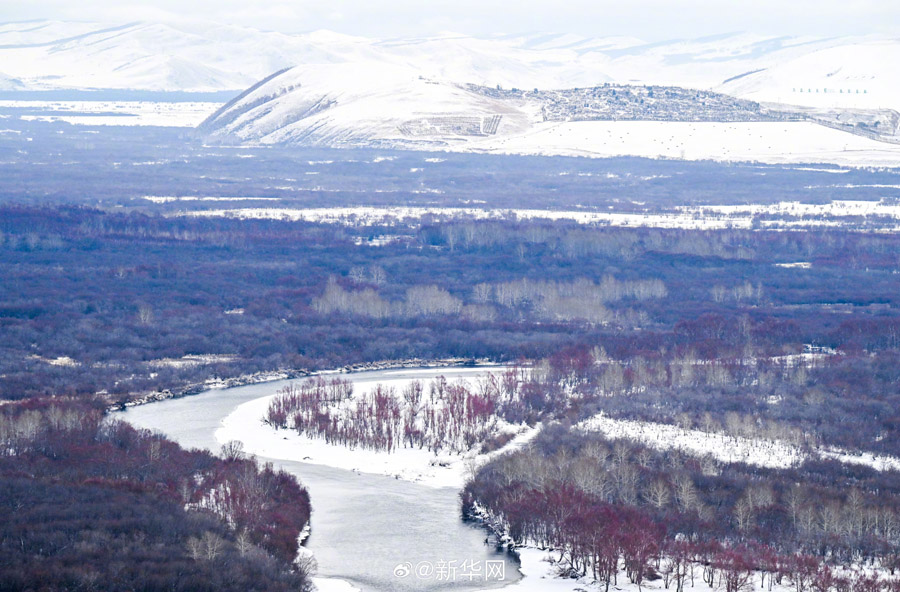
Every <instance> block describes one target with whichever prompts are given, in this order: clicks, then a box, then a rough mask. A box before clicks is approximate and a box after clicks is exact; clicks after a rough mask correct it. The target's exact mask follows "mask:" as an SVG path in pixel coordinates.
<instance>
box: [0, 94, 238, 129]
mask: <svg viewBox="0 0 900 592" xmlns="http://www.w3.org/2000/svg"><path fill="white" fill-rule="evenodd" d="M221 106H222V105H221V103H211V102H154V101H13V100H0V110H2V109H25V110H28V111H29V112H30V113H28V114H23V115H20V116H19V117H20V118H21V119H23V120H38V121H65V122H67V123H71V124H75V125H128V126H131V125H147V126H163V127H196V126H198V125H200V123H202V122H203V120H204V119H206V118H207V117H209V116H210V115H212V114H213V113H214V112H215V111H216V110H217V109H218V108H219V107H221Z"/></svg>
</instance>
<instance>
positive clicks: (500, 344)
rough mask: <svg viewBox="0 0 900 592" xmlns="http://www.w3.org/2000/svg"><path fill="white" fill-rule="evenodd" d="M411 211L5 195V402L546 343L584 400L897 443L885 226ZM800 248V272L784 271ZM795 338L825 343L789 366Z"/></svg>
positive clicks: (130, 392)
mask: <svg viewBox="0 0 900 592" xmlns="http://www.w3.org/2000/svg"><path fill="white" fill-rule="evenodd" d="M402 226H403V227H402V228H398V227H397V225H396V224H395V225H388V226H378V227H371V226H367V227H353V226H338V225H329V224H316V223H305V222H284V221H277V220H270V221H265V220H229V219H191V218H175V219H172V218H162V217H157V216H148V215H144V214H137V213H130V214H126V213H121V214H119V213H107V212H103V211H99V210H95V209H90V208H84V207H59V208H33V207H25V206H6V207H5V208H3V210H2V212H0V233H2V234H0V250H2V257H0V272H2V275H3V278H4V282H3V283H2V284H0V326H2V330H3V335H4V339H3V342H2V343H0V376H2V377H0V395H2V396H3V397H4V398H10V399H20V398H27V397H32V396H38V395H72V396H87V395H93V394H94V393H97V392H101V393H107V398H108V400H110V401H111V402H114V401H120V400H126V399H128V398H129V397H131V396H134V395H139V394H142V393H146V392H151V391H158V390H162V389H171V390H173V391H178V390H181V389H185V388H188V387H189V386H190V385H192V384H200V383H202V382H203V381H204V380H207V379H210V378H214V377H228V376H237V375H240V374H245V373H252V372H257V371H272V370H278V369H293V370H314V369H322V368H333V367H338V366H342V365H346V364H354V363H363V362H372V361H382V360H392V359H406V358H415V357H418V358H422V359H434V358H443V357H463V358H491V359H494V360H516V359H520V358H529V359H537V358H541V357H546V358H548V359H549V360H550V362H548V363H556V364H558V365H561V366H566V365H568V366H572V367H573V368H574V369H573V370H572V372H573V376H574V378H572V380H573V381H575V382H578V381H582V382H584V381H590V382H597V384H600V388H601V390H602V389H605V390H606V391H607V392H608V394H617V395H622V396H619V397H615V398H610V397H606V398H603V397H593V398H592V400H590V401H586V402H585V404H589V405H591V406H592V408H593V409H594V410H596V409H599V408H604V409H606V410H607V411H609V412H610V413H614V414H621V415H629V416H638V417H642V418H646V419H655V420H660V421H665V422H668V423H674V422H683V421H687V422H692V423H693V424H695V425H696V424H698V423H699V422H702V421H706V419H705V417H706V414H710V415H711V416H712V418H713V420H715V421H716V422H717V423H718V424H719V425H721V426H726V424H728V425H732V427H734V425H736V424H735V422H734V420H733V419H732V420H728V418H727V417H726V414H727V413H728V412H734V413H738V414H742V415H753V416H755V417H759V418H762V419H763V420H765V422H768V423H765V425H762V424H760V425H758V426H756V428H758V429H759V430H764V429H773V430H777V429H778V426H779V425H780V424H785V425H790V426H794V427H797V428H799V429H801V430H803V431H805V432H808V433H810V434H813V435H815V436H816V437H819V438H822V439H824V440H827V441H828V442H830V443H834V444H839V445H845V446H851V447H858V446H860V447H861V446H865V447H874V448H875V449H879V450H883V451H885V452H893V453H896V452H897V451H896V450H895V448H896V447H897V444H896V442H897V439H892V438H888V437H885V434H888V433H890V432H892V431H893V430H895V429H896V427H897V422H898V417H897V413H896V409H897V408H898V407H897V401H896V397H897V394H896V392H897V391H896V388H895V387H896V384H897V368H898V364H896V357H897V348H898V344H900V341H898V339H900V332H898V331H900V319H898V318H897V314H896V310H897V304H898V303H897V299H898V294H900V275H897V274H896V273H895V270H896V268H897V264H898V255H897V253H900V239H898V238H897V237H895V236H893V235H865V234H860V233H854V232H846V231H837V230H835V231H823V232H817V233H809V232H798V233H791V232H753V231H738V230H721V231H687V230H659V229H614V228H602V227H588V226H580V225H577V224H574V223H567V222H555V223H549V222H542V221H516V220H506V221H465V220H456V221H452V222H441V221H438V220H433V221H429V220H424V221H422V222H421V224H419V225H416V226H413V227H410V226H408V225H406V224H404V225H402ZM400 233H402V236H399V238H397V240H394V241H392V242H388V243H386V244H381V245H380V246H371V245H369V244H365V243H363V244H358V243H359V240H358V239H360V238H365V237H369V236H382V235H386V234H390V235H400ZM796 261H804V262H809V264H810V267H809V268H808V269H803V268H784V267H779V266H778V264H782V263H791V262H796ZM810 348H815V351H822V352H828V353H827V354H823V355H821V356H820V357H819V358H817V359H816V360H815V362H814V363H813V364H802V365H791V364H790V362H789V358H786V357H785V356H791V355H795V354H800V353H802V352H804V351H806V350H808V349H810ZM555 355H556V356H559V357H558V359H557V361H556V362H552V360H553V356H555ZM588 358H590V360H591V363H590V364H588V362H587V360H588ZM597 360H600V361H601V363H599V364H593V362H594V361H597ZM579 368H581V369H580V370H579ZM579 373H580V374H579ZM598 374H599V376H598ZM601 379H602V380H601ZM598 381H599V382H598ZM551 394H552V393H551ZM551 394H548V395H547V396H548V397H549V396H551ZM795 401H796V403H797V404H794V402H795ZM745 428H747V429H750V426H746V425H745Z"/></svg>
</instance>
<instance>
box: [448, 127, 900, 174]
mask: <svg viewBox="0 0 900 592" xmlns="http://www.w3.org/2000/svg"><path fill="white" fill-rule="evenodd" d="M454 149H457V147H454ZM458 149H460V150H462V151H468V150H469V149H473V150H477V151H486V152H497V153H502V154H541V155H547V156H587V157H592V158H606V157H614V156H642V157H646V158H672V159H680V160H715V161H751V162H765V163H830V164H840V165H847V166H888V167H896V166H900V146H895V145H892V144H887V143H884V142H878V141H875V140H870V139H868V138H864V137H861V136H856V135H853V134H849V133H847V132H842V131H838V130H834V129H831V128H827V127H824V126H821V125H816V124H814V123H808V122H737V123H719V122H695V123H688V122H672V121H573V122H564V123H539V124H536V125H535V126H534V127H533V128H532V129H531V130H529V131H528V132H526V133H523V134H519V135H512V136H505V137H496V138H491V139H489V140H484V141H480V142H473V143H472V144H471V145H467V146H462V147H458Z"/></svg>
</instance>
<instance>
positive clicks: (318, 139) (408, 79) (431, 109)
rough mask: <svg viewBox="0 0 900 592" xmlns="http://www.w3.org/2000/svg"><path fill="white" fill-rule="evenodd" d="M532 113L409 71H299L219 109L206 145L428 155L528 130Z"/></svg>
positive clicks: (363, 67) (358, 67)
mask: <svg viewBox="0 0 900 592" xmlns="http://www.w3.org/2000/svg"><path fill="white" fill-rule="evenodd" d="M538 113H539V111H538V108H537V107H536V105H533V104H529V103H528V102H526V101H509V100H502V99H497V98H492V97H489V96H486V95H484V94H481V93H478V92H474V91H473V90H470V89H467V88H464V87H461V86H459V85H456V84H453V83H450V82H446V81H436V80H431V79H429V78H426V77H424V76H422V75H420V74H419V73H418V72H417V71H416V70H415V69H413V68H410V67H401V66H392V65H381V66H379V67H377V68H376V67H373V66H371V65H368V64H339V65H331V66H301V67H297V68H294V69H291V70H288V71H286V72H283V73H281V74H279V75H277V76H275V77H274V78H272V79H270V80H269V81H267V82H265V83H264V84H262V85H259V86H258V87H256V88H254V89H251V90H250V91H249V92H247V93H245V94H244V95H242V96H241V97H239V98H238V99H237V100H236V101H233V102H232V103H231V104H229V105H226V107H225V108H223V109H222V110H220V112H218V113H216V114H215V115H213V116H212V117H211V118H210V119H209V120H207V122H206V123H204V124H203V126H201V130H203V131H205V132H208V133H209V134H210V136H211V137H212V139H214V140H219V141H223V142H226V143H231V142H250V143H259V144H278V143H287V144H305V145H327V146H361V145H377V144H387V145H391V146H400V147H403V146H406V145H409V146H415V147H420V148H424V147H429V146H430V145H432V144H433V145H435V146H443V145H445V144H446V143H448V142H454V141H456V142H467V141H470V140H473V139H478V138H484V137H487V136H491V135H494V134H497V133H500V134H504V135H509V134H516V133H521V132H524V131H526V130H528V129H529V128H530V126H531V121H533V120H534V119H535V118H537V117H539V115H538Z"/></svg>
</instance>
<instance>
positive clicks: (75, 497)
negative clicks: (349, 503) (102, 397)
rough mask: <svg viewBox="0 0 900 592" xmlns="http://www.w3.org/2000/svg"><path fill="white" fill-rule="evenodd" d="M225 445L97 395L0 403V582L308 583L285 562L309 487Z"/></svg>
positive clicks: (42, 585) (29, 586)
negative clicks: (146, 426)
mask: <svg viewBox="0 0 900 592" xmlns="http://www.w3.org/2000/svg"><path fill="white" fill-rule="evenodd" d="M225 452H226V454H225V455H224V458H216V457H214V456H212V455H211V454H209V453H207V452H202V451H196V450H194V451H186V450H183V449H182V448H180V447H179V446H178V445H177V444H175V443H174V442H171V441H169V440H167V439H166V438H164V437H163V436H161V435H159V434H152V433H150V432H148V431H145V430H137V429H135V428H133V427H131V426H130V425H129V424H127V423H124V422H122V421H118V420H115V419H110V418H108V417H106V416H104V413H103V410H102V403H101V402H99V401H96V402H93V403H92V402H89V401H86V400H80V401H72V400H65V399H54V400H47V399H42V400H32V401H29V402H26V403H18V404H8V405H4V406H2V407H0V556H2V558H3V560H2V561H0V589H3V590H23V591H27V590H35V591H38V590H82V589H83V590H111V591H113V590H121V591H126V590H147V591H150V590H160V591H162V590H176V591H179V590H181V591H185V592H188V591H197V590H200V591H202V590H208V591H210V592H212V591H221V590H234V591H246V590H285V591H287V590H292V591H296V590H309V589H311V582H310V579H309V577H308V574H307V573H306V572H305V568H304V567H302V566H300V565H297V564H295V563H294V561H295V559H296V557H297V551H298V536H299V534H300V532H301V530H302V529H303V528H304V527H305V526H306V525H307V524H308V522H309V516H310V503H309V495H308V494H307V492H306V490H305V489H304V488H303V487H302V486H300V485H299V484H298V483H297V481H296V480H295V479H294V478H293V477H291V476H289V475H287V474H285V473H282V472H276V471H274V470H273V469H272V468H271V466H263V467H261V466H259V465H258V464H257V463H256V461H255V460H252V459H247V458H244V457H243V455H242V454H241V453H240V446H238V445H235V444H232V445H230V446H229V447H228V448H227V450H226V451H225ZM186 508H187V509H186Z"/></svg>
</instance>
